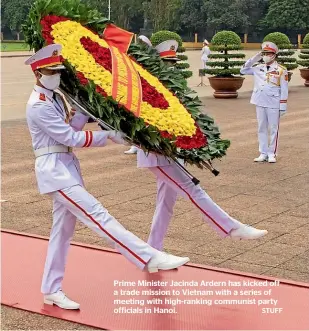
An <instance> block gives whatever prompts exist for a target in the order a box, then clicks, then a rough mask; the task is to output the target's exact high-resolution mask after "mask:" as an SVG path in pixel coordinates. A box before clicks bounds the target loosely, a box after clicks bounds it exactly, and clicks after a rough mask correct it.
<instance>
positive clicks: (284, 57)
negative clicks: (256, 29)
mask: <svg viewBox="0 0 309 331" xmlns="http://www.w3.org/2000/svg"><path fill="white" fill-rule="evenodd" d="M265 41H270V42H273V43H275V44H276V45H277V46H278V48H279V53H278V58H277V62H278V63H279V64H281V65H283V66H284V67H286V68H287V70H288V71H291V70H294V69H296V68H297V67H298V64H297V59H296V58H295V57H293V55H294V54H295V51H294V50H293V49H292V48H293V46H292V44H291V42H290V39H289V37H288V36H287V35H285V34H284V33H281V32H272V33H269V34H268V35H267V36H266V37H265V38H264V40H263V42H265Z"/></svg>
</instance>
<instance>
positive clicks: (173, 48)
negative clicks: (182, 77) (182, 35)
mask: <svg viewBox="0 0 309 331" xmlns="http://www.w3.org/2000/svg"><path fill="white" fill-rule="evenodd" d="M155 48H156V50H157V51H158V53H159V54H160V56H161V58H162V59H167V60H175V61H178V60H179V59H178V58H177V55H176V52H177V49H178V42H177V41H176V40H166V41H163V43H161V44H159V45H157V46H156V47H155Z"/></svg>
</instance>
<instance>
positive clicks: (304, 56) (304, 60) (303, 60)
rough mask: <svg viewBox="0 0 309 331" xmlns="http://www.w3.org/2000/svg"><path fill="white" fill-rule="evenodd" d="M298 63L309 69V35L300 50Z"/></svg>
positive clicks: (308, 34)
mask: <svg viewBox="0 0 309 331" xmlns="http://www.w3.org/2000/svg"><path fill="white" fill-rule="evenodd" d="M297 63H298V64H299V65H300V66H302V67H305V68H307V69H309V33H307V34H306V36H305V38H304V40H303V46H302V49H301V50H300V54H299V60H298V61H297Z"/></svg>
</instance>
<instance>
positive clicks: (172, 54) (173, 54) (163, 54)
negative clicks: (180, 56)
mask: <svg viewBox="0 0 309 331" xmlns="http://www.w3.org/2000/svg"><path fill="white" fill-rule="evenodd" d="M160 56H161V57H176V52H175V51H166V52H161V53H160Z"/></svg>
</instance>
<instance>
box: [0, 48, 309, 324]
mask: <svg viewBox="0 0 309 331" xmlns="http://www.w3.org/2000/svg"><path fill="white" fill-rule="evenodd" d="M188 54H189V60H190V64H191V66H192V67H193V69H194V71H195V75H194V77H193V78H191V79H190V81H189V83H190V85H191V86H192V87H196V85H197V84H198V83H199V77H198V76H197V75H196V72H197V69H198V67H199V66H200V59H199V53H198V52H188ZM251 54H252V53H251V52H247V55H248V56H249V55H251ZM23 61H24V59H23V58H4V59H2V77H3V80H2V101H1V103H2V197H1V199H3V200H7V201H6V202H2V203H1V207H2V228H7V229H12V230H16V231H23V232H28V233H33V234H39V235H45V236H48V235H49V231H50V225H51V215H50V212H51V202H50V200H49V199H47V198H46V197H44V196H40V195H39V194H38V192H37V187H36V181H35V176H34V171H33V170H34V157H33V154H32V150H31V143H30V136H29V134H28V131H27V127H26V123H25V120H24V117H25V110H24V106H25V102H26V101H27V98H28V95H29V93H30V91H31V89H32V83H33V79H32V76H31V73H30V71H29V70H28V68H26V67H25V66H24V65H23ZM205 83H208V82H207V79H205ZM251 89H252V79H251V77H247V78H246V80H245V83H244V86H243V88H242V89H241V90H240V93H239V98H238V99H235V100H218V99H214V98H213V97H212V92H213V91H212V90H211V88H210V87H209V84H207V86H205V87H198V88H196V90H197V91H198V93H199V95H200V96H201V97H202V100H203V103H204V104H205V111H206V112H208V113H209V114H211V115H212V116H213V117H214V118H215V120H216V122H217V124H218V125H219V127H220V130H221V132H222V136H223V137H224V138H228V139H230V140H231V141H232V145H231V148H230V149H229V151H228V155H227V157H226V158H224V159H223V160H222V161H217V162H216V164H215V165H216V167H217V168H218V169H219V170H220V171H221V174H220V176H219V177H213V176H212V175H211V174H210V173H209V172H208V171H207V170H204V171H200V170H198V169H195V168H192V167H191V168H190V170H191V171H192V173H194V174H195V175H196V177H198V178H199V179H200V180H201V183H202V186H203V187H204V188H205V189H206V190H207V192H208V194H209V195H210V196H211V197H212V198H213V199H214V200H215V201H216V202H217V203H218V204H219V205H220V206H221V207H222V208H224V209H225V210H226V211H227V212H228V213H230V214H231V215H232V216H234V217H235V218H237V219H239V220H240V221H242V222H245V223H249V224H254V225H255V226H257V227H259V228H266V229H267V230H269V235H268V236H267V237H265V239H263V240H260V241H254V242H238V243H235V242H231V241H230V240H221V239H220V238H218V237H217V235H216V234H215V233H214V232H213V231H211V230H210V229H209V227H208V226H207V225H205V224H204V223H203V221H202V219H201V216H200V214H199V212H198V211H197V210H196V209H195V208H194V207H193V206H192V205H191V204H190V203H189V202H186V201H183V200H179V201H178V202H177V206H176V207H175V215H174V218H173V221H172V224H171V227H170V229H169V233H168V236H167V238H166V241H165V248H166V250H167V251H168V252H172V253H177V254H186V255H188V256H190V258H191V261H192V262H194V263H200V264H206V265H210V266H217V267H222V268H230V269H234V270H239V271H246V272H251V273H256V274H264V275H270V276H275V277H279V278H286V279H292V280H296V281H304V282H309V224H308V217H309V208H308V207H309V193H308V182H309V152H308V134H309V129H308V124H309V119H308V112H309V93H308V92H309V90H308V88H305V87H304V86H303V81H302V79H301V78H300V76H299V72H298V71H297V70H296V71H295V73H294V75H293V78H292V81H291V83H290V97H289V103H288V107H289V109H288V114H287V115H286V116H285V117H284V118H283V120H282V122H281V125H280V144H279V159H278V163H277V164H254V163H253V162H252V160H253V158H254V157H256V156H257V155H258V150H257V137H256V119H255V112H254V107H253V106H252V105H250V104H249V98H250V90H251ZM88 128H89V129H91V128H92V129H96V128H97V127H96V125H95V124H89V125H88ZM125 149H126V148H125V147H123V146H118V145H115V144H112V143H111V144H109V145H108V146H107V147H106V148H101V149H99V148H92V149H87V150H77V151H76V153H77V155H78V157H79V159H80V161H81V166H82V170H83V175H84V179H85V182H86V185H87V188H88V190H89V191H90V192H91V193H92V194H93V195H95V196H96V197H98V199H99V200H100V201H101V202H102V203H103V204H104V206H106V207H107V208H108V210H109V211H110V213H111V214H112V215H114V216H115V217H116V218H118V219H119V221H120V222H122V223H123V225H124V226H126V227H127V228H128V229H129V230H131V231H133V232H134V233H135V234H137V235H138V236H140V237H141V238H143V239H145V240H146V239H147V236H148V233H149V229H150V224H151V218H152V214H153V211H154V207H155V206H154V203H155V192H156V185H155V180H154V178H152V176H151V175H150V173H149V172H148V171H147V170H140V169H136V157H135V156H127V155H124V154H123V151H124V150H125ZM74 240H75V241H79V242H85V243H89V244H96V245H102V246H107V243H106V242H105V241H104V240H101V239H100V237H98V236H97V235H96V234H94V233H92V232H91V231H89V230H88V229H87V228H85V227H84V226H82V225H78V226H77V229H76V233H75V236H74ZM38 290H39V289H38ZM2 314H3V315H2V316H3V319H2V329H3V330H90V329H91V328H86V327H84V326H81V325H77V324H74V323H68V322H64V321H60V320H56V319H52V318H48V317H43V316H39V315H36V314H31V313H27V312H23V311H18V310H15V309H11V308H7V307H2Z"/></svg>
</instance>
